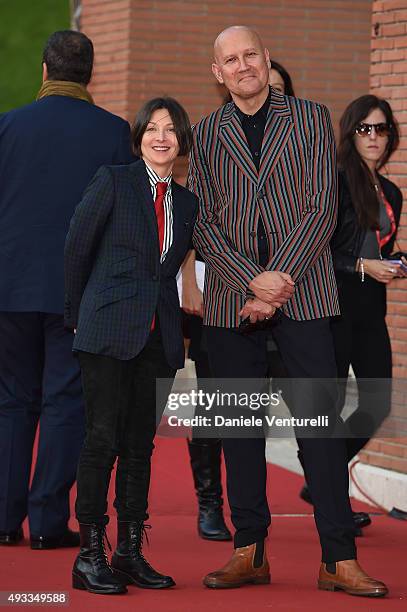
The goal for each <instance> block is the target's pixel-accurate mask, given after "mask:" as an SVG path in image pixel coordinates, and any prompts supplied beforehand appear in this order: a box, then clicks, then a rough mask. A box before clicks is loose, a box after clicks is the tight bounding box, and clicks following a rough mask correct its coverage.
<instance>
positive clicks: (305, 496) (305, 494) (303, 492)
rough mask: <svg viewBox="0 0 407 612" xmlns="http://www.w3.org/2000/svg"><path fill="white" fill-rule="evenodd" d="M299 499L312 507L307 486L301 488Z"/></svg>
mask: <svg viewBox="0 0 407 612" xmlns="http://www.w3.org/2000/svg"><path fill="white" fill-rule="evenodd" d="M300 497H301V499H302V500H304V501H305V502H307V504H311V506H312V497H311V493H310V492H309V488H308V487H307V485H304V486H303V487H302V489H301V491H300Z"/></svg>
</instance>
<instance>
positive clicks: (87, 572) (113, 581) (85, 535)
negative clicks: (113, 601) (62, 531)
mask: <svg viewBox="0 0 407 612" xmlns="http://www.w3.org/2000/svg"><path fill="white" fill-rule="evenodd" d="M79 531H80V538H81V544H80V545H81V549H80V552H79V555H78V556H77V558H76V561H75V563H74V566H73V569H72V586H73V588H74V589H80V590H82V591H89V592H90V593H97V594H100V595H118V594H120V593H127V589H126V587H125V586H124V585H123V584H122V583H121V582H120V581H119V580H118V579H117V578H116V576H115V575H114V574H113V572H112V568H111V567H110V565H109V561H108V558H107V554H106V549H105V540H106V542H107V544H108V546H109V549H110V550H111V546H110V544H109V540H108V539H107V536H106V529H105V527H104V526H101V525H96V524H90V525H86V524H83V523H80V524H79Z"/></svg>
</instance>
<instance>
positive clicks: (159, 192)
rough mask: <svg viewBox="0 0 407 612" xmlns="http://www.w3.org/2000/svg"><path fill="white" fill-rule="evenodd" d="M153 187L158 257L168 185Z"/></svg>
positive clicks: (162, 238)
mask: <svg viewBox="0 0 407 612" xmlns="http://www.w3.org/2000/svg"><path fill="white" fill-rule="evenodd" d="M155 187H156V196H155V201H154V208H155V214H156V217H157V227H158V240H159V243H160V255H161V253H162V252H163V244H164V229H165V212H164V198H165V194H166V191H167V187H168V184H167V183H156V186H155ZM154 327H155V315H154V317H153V321H152V323H151V331H153V329H154Z"/></svg>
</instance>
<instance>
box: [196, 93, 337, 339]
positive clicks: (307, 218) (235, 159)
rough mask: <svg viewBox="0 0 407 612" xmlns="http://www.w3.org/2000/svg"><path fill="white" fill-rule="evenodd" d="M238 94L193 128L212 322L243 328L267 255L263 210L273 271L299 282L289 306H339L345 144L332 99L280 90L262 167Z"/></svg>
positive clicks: (331, 309)
mask: <svg viewBox="0 0 407 612" xmlns="http://www.w3.org/2000/svg"><path fill="white" fill-rule="evenodd" d="M234 108H235V107H234V104H233V102H230V103H228V104H226V105H224V106H222V107H221V108H220V109H218V110H216V111H215V112H213V113H212V114H211V115H209V116H208V117H206V118H204V119H202V120H201V121H200V122H199V123H198V124H197V125H196V126H195V127H194V130H193V138H194V141H193V149H192V153H191V159H190V169H189V177H188V187H189V189H190V190H191V191H193V192H194V193H195V194H196V195H197V196H198V198H199V203H200V204H199V213H198V220H197V223H196V225H195V232H194V244H195V246H196V249H197V250H198V251H199V252H200V253H201V255H202V257H203V259H204V260H205V262H206V263H207V273H206V279H205V291H204V303H205V310H204V324H206V325H213V326H221V327H236V326H238V325H239V323H240V321H241V318H240V317H239V314H238V313H239V310H240V309H241V308H242V307H243V305H244V303H245V301H246V299H247V298H248V297H250V296H251V293H250V290H248V285H249V283H250V281H251V280H252V279H253V278H254V277H255V276H257V275H258V274H260V273H261V272H262V271H263V270H264V269H263V268H262V267H261V266H260V264H259V252H258V238H257V227H258V221H259V216H260V215H261V217H262V219H263V223H264V226H265V229H266V232H267V237H268V241H269V253H270V260H269V262H268V264H267V266H266V268H265V269H266V270H280V271H281V272H287V273H288V274H290V275H291V277H292V278H293V280H294V281H295V283H296V290H295V294H294V296H293V298H292V299H291V300H290V301H289V302H288V303H287V304H286V305H284V306H283V307H282V311H283V312H284V314H285V315H287V316H289V317H291V318H293V319H296V320H309V319H315V318H320V317H325V316H330V315H335V314H338V313H339V306H338V298H337V288H336V282H335V276H334V271H333V265H332V257H331V252H330V248H329V239H330V237H331V235H332V233H333V231H334V229H335V223H336V209H337V171H336V151H335V141H334V135H333V130H332V124H331V120H330V116H329V112H328V110H327V108H326V107H325V106H323V105H321V104H316V103H315V102H310V101H308V100H301V99H299V98H292V97H288V96H282V95H280V94H277V93H276V92H275V91H274V90H271V98H270V108H269V111H268V115H267V122H266V128H265V133H264V138H263V144H262V152H261V161H260V170H259V172H257V170H256V167H255V165H254V163H253V160H252V156H251V153H250V150H249V147H248V144H247V141H246V138H245V135H244V132H243V129H242V127H241V124H240V121H239V119H238V117H237V115H236V113H235V112H234Z"/></svg>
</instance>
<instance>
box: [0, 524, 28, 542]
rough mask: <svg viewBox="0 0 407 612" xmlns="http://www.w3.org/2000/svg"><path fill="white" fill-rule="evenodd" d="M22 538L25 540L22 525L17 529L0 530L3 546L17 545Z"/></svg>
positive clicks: (0, 539)
mask: <svg viewBox="0 0 407 612" xmlns="http://www.w3.org/2000/svg"><path fill="white" fill-rule="evenodd" d="M21 540H24V531H23V528H22V527H20V528H19V529H16V530H15V531H0V544H1V545H2V546H15V545H16V544H18V543H19V542H21Z"/></svg>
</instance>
